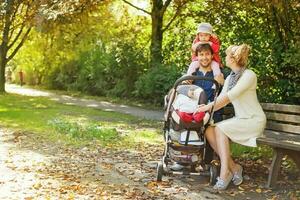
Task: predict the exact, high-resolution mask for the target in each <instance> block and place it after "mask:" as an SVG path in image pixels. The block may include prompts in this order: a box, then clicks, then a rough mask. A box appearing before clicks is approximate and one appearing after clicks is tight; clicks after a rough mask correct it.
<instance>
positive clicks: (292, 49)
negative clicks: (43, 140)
mask: <svg viewBox="0 0 300 200" xmlns="http://www.w3.org/2000/svg"><path fill="white" fill-rule="evenodd" d="M175 4H176V1H173V2H172V3H171V6H170V7H169V8H168V9H167V12H166V13H165V20H164V23H166V22H167V21H168V20H169V19H172V17H173V16H174V14H175V13H174V12H175V10H176V7H173V6H172V5H175ZM297 5H298V4H297V1H296V0H292V1H276V2H274V1H270V0H263V1H255V2H253V1H248V0H242V1H237V0H234V1H226V0H218V1H197V2H193V3H188V4H186V6H185V7H184V8H183V9H182V11H181V14H182V15H181V16H179V17H177V18H176V20H175V21H174V22H173V23H172V24H171V26H170V27H169V29H166V30H165V31H164V35H163V58H164V60H163V65H161V66H154V67H153V68H152V69H151V67H150V63H148V62H149V59H150V58H149V52H150V50H149V47H150V41H151V38H150V36H151V28H152V26H151V19H150V17H149V16H148V15H146V14H145V15H143V14H141V13H142V12H135V11H136V10H135V9H133V8H132V9H131V10H130V9H127V8H126V7H125V6H124V4H123V3H122V2H118V1H114V2H111V3H104V4H102V5H101V6H95V5H93V7H91V10H90V15H88V14H86V15H79V16H80V17H79V18H78V20H76V19H75V18H72V20H70V23H65V21H64V20H65V19H63V18H59V19H62V21H55V23H50V22H49V23H48V24H47V23H46V24H43V26H41V27H38V28H37V29H36V30H33V31H32V33H31V35H30V39H29V41H28V42H27V43H26V45H25V46H24V48H22V49H21V52H20V54H19V55H18V56H17V57H16V59H15V60H14V62H13V63H11V66H12V68H13V69H16V70H15V74H16V73H17V71H18V70H19V69H21V68H22V69H24V70H25V81H26V82H27V83H29V84H46V85H48V86H50V87H51V88H56V89H64V90H78V91H82V92H86V93H89V94H93V95H104V96H117V97H121V98H132V97H134V98H139V99H142V100H146V101H149V102H152V103H153V102H156V103H158V102H161V100H162V98H163V96H164V95H165V94H166V92H167V91H168V90H169V89H170V88H171V87H172V84H173V83H174V81H175V80H176V78H178V77H179V76H180V73H181V72H185V71H186V69H187V66H186V65H188V64H189V63H190V57H191V55H190V53H191V52H190V47H191V43H192V41H193V39H194V37H195V30H196V28H197V25H198V24H199V23H200V22H204V21H205V22H210V23H211V24H212V25H213V27H214V32H215V33H216V34H217V35H218V36H219V38H220V40H221V42H222V45H221V51H220V54H221V57H222V58H224V57H225V49H226V48H227V47H228V46H229V45H231V44H241V43H247V44H250V46H251V47H252V53H251V58H250V63H249V67H250V68H251V69H252V70H254V71H255V72H256V74H257V75H258V96H259V99H260V100H261V101H263V102H274V103H290V104H299V96H300V94H299V90H300V89H299V85H300V84H299V69H300V68H299V60H300V59H299V57H300V56H299V54H300V53H299V49H300V45H299V41H300V39H299V38H300V29H299V28H298V26H297V25H298V24H299V18H298V16H299V13H300V9H299V6H297ZM150 6H151V5H150ZM220 11H221V12H220ZM50 21H51V20H50ZM99 21H101V23H99ZM164 25H166V24H164ZM223 63H224V59H223ZM171 66H172V67H171Z"/></svg>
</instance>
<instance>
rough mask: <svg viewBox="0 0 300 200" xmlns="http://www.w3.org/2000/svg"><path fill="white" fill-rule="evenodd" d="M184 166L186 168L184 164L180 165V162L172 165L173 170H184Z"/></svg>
mask: <svg viewBox="0 0 300 200" xmlns="http://www.w3.org/2000/svg"><path fill="white" fill-rule="evenodd" d="M183 168H184V166H182V165H180V164H178V163H175V164H174V165H172V166H171V167H170V169H171V170H173V171H180V170H182V169H183Z"/></svg>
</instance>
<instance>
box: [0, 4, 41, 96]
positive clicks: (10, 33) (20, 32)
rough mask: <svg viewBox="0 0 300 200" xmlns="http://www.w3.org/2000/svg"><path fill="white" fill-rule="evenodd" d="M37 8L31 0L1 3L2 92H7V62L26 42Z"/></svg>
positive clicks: (0, 82)
mask: <svg viewBox="0 0 300 200" xmlns="http://www.w3.org/2000/svg"><path fill="white" fill-rule="evenodd" d="M36 8H37V7H36V4H33V3H32V2H30V1H18V0H7V1H5V2H3V3H2V4H1V5H0V10H1V16H0V20H1V21H0V24H1V44H0V92H5V88H4V87H5V86H4V84H5V67H6V64H7V63H8V62H9V61H10V60H11V59H12V58H13V57H14V56H15V55H16V53H17V52H18V50H19V49H20V48H21V47H22V45H23V44H24V41H25V40H26V38H27V36H28V34H29V32H30V30H31V27H32V25H31V23H30V21H31V20H32V19H33V16H34V15H33V13H34V10H36ZM2 13H4V14H2ZM9 52H10V54H9Z"/></svg>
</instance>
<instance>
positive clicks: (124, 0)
mask: <svg viewBox="0 0 300 200" xmlns="http://www.w3.org/2000/svg"><path fill="white" fill-rule="evenodd" d="M168 1H171V0H168ZM123 2H124V3H127V4H128V5H130V6H131V7H134V8H135V9H137V10H140V11H143V12H144V13H147V14H148V15H151V13H150V12H148V11H147V10H144V9H142V8H139V7H137V6H135V5H133V4H132V3H130V2H128V1H126V0H123Z"/></svg>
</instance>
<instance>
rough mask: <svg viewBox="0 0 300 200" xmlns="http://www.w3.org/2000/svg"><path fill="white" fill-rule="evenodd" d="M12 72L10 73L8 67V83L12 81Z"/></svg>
mask: <svg viewBox="0 0 300 200" xmlns="http://www.w3.org/2000/svg"><path fill="white" fill-rule="evenodd" d="M11 77H12V71H11V69H10V67H9V68H8V69H7V71H6V81H7V82H8V83H11V81H12V78H11Z"/></svg>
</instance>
